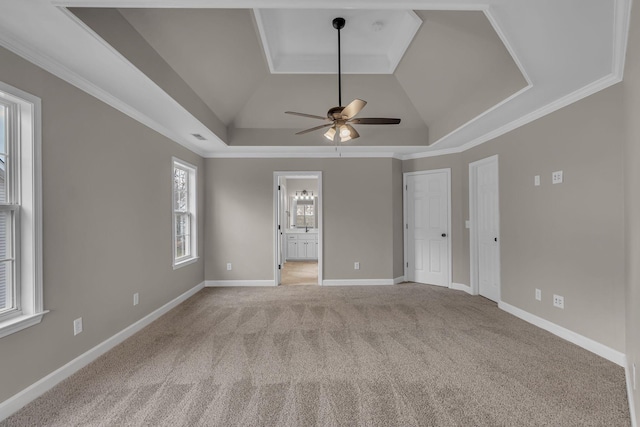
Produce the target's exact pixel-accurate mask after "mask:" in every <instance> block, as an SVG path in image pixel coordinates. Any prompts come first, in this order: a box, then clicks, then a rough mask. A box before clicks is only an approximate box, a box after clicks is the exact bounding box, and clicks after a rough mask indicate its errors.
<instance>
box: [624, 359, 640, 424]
mask: <svg viewBox="0 0 640 427" xmlns="http://www.w3.org/2000/svg"><path fill="white" fill-rule="evenodd" d="M629 368H630V366H629V364H628V363H626V364H625V367H624V377H625V379H626V381H627V400H628V401H629V415H630V416H631V427H638V422H637V421H636V405H635V401H634V400H633V378H632V374H631V369H629Z"/></svg>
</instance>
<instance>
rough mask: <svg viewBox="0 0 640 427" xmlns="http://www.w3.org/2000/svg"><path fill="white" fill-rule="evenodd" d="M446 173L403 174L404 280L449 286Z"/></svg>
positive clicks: (447, 175)
mask: <svg viewBox="0 0 640 427" xmlns="http://www.w3.org/2000/svg"><path fill="white" fill-rule="evenodd" d="M449 176H450V175H449V170H448V169H447V170H439V171H433V172H424V173H416V174H405V196H406V197H405V201H406V203H405V218H406V224H405V230H406V242H407V245H406V249H407V251H406V254H407V256H406V259H405V268H406V276H407V277H406V278H407V280H409V281H412V282H418V283H426V284H430V285H438V286H449V280H450V279H449V263H450V260H449V241H450V237H449V198H450V196H449V179H450V178H449Z"/></svg>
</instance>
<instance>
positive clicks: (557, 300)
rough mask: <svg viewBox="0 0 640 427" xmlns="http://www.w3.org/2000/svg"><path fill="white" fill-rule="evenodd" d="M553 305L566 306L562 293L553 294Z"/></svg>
mask: <svg viewBox="0 0 640 427" xmlns="http://www.w3.org/2000/svg"><path fill="white" fill-rule="evenodd" d="M553 306H554V307H558V308H564V297H563V296H561V295H555V294H554V295H553Z"/></svg>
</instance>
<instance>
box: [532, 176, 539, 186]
mask: <svg viewBox="0 0 640 427" xmlns="http://www.w3.org/2000/svg"><path fill="white" fill-rule="evenodd" d="M533 185H535V186H536V187H539V186H540V175H536V176H534V177H533Z"/></svg>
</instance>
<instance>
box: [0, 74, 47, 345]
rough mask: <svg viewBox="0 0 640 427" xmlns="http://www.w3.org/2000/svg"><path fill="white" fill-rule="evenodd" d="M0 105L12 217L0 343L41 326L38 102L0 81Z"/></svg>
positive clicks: (40, 166) (42, 313) (41, 279)
mask: <svg viewBox="0 0 640 427" xmlns="http://www.w3.org/2000/svg"><path fill="white" fill-rule="evenodd" d="M0 102H1V103H2V104H3V105H4V106H8V108H7V110H6V111H7V112H8V114H7V116H8V117H7V118H6V121H5V123H6V125H7V128H8V129H7V132H6V136H7V140H6V141H5V144H6V151H7V165H8V166H7V175H6V179H7V181H8V182H9V185H8V186H7V193H12V194H11V195H10V196H9V194H8V199H7V200H8V201H10V202H11V203H4V204H3V205H2V206H3V208H2V209H3V210H4V211H12V212H14V220H13V221H12V223H13V224H12V225H13V236H12V237H13V239H14V242H13V254H12V255H13V259H14V261H13V265H14V269H13V270H14V274H13V276H14V277H13V284H12V292H13V293H14V298H15V308H14V309H12V310H11V311H7V312H5V313H2V315H0V338H2V337H5V336H7V335H10V334H13V333H15V332H18V331H20V330H22V329H24V328H27V327H30V326H33V325H36V324H38V323H40V322H41V320H42V317H43V316H44V314H46V313H48V311H47V310H44V308H43V306H44V301H43V278H42V161H41V146H42V137H41V123H42V120H41V101H40V98H38V97H36V96H34V95H31V94H29V93H27V92H24V91H22V90H20V89H17V88H15V87H13V86H10V85H8V84H5V83H3V82H0Z"/></svg>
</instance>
